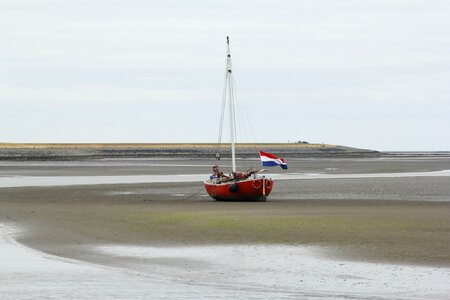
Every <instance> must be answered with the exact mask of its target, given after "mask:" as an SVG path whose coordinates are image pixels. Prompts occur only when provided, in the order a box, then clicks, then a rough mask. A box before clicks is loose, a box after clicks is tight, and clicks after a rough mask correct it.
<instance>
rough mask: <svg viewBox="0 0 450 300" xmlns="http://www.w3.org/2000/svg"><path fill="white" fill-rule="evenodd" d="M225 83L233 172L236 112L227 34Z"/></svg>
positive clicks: (234, 164)
mask: <svg viewBox="0 0 450 300" xmlns="http://www.w3.org/2000/svg"><path fill="white" fill-rule="evenodd" d="M227 83H228V89H229V90H228V91H229V92H228V97H229V101H230V139H231V166H232V170H233V172H236V152H235V149H234V148H235V146H234V144H235V139H236V114H235V109H234V91H233V78H232V72H231V51H230V38H229V37H228V36H227Z"/></svg>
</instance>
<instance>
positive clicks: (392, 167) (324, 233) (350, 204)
mask: <svg viewBox="0 0 450 300" xmlns="http://www.w3.org/2000/svg"><path fill="white" fill-rule="evenodd" d="M222 163H223V162H222ZM240 163H241V165H243V166H244V168H245V167H246V166H247V165H254V162H253V161H241V162H240ZM210 165H211V164H210V162H199V161H195V160H180V161H178V160H173V161H167V162H164V161H163V162H161V161H157V162H155V161H152V160H144V161H140V162H138V161H135V160H132V161H123V160H121V161H97V162H95V163H94V164H90V163H86V162H60V163H48V162H27V163H26V162H20V163H3V164H1V170H0V180H2V178H7V177H11V176H24V175H25V176H31V175H32V176H58V175H64V176H73V175H75V174H76V175H77V176H89V175H91V176H105V175H109V176H111V175H157V174H187V173H190V174H203V173H207V172H208V170H209V168H210ZM448 169H450V159H448V158H433V159H422V158H421V159H417V160H413V159H381V160H380V159H376V160H370V159H369V160H367V159H355V160H351V159H349V160H333V159H327V160H310V159H308V160H298V161H291V162H290V169H289V172H294V173H295V172H302V171H304V170H307V171H308V172H313V173H315V174H325V175H326V174H358V173H373V174H383V173H385V172H389V171H397V172H433V171H440V170H448ZM271 171H272V170H271ZM273 172H274V173H281V171H279V170H275V169H274V170H273ZM424 174H425V173H424ZM356 177H357V176H356ZM19 178H20V177H19ZM0 221H1V222H3V223H6V224H9V225H12V226H17V227H18V228H20V232H19V233H18V234H16V235H15V239H16V240H17V241H18V242H20V243H22V244H24V245H26V246H29V247H31V248H34V249H37V250H40V251H43V252H45V253H49V254H52V255H55V256H58V257H65V258H69V259H76V260H81V261H86V262H91V263H95V264H101V265H105V266H111V267H120V268H123V267H125V268H127V269H133V270H140V269H142V268H143V267H142V266H148V268H149V270H150V271H149V272H150V273H152V272H158V270H163V271H162V272H166V271H167V268H169V269H173V268H175V270H178V271H176V272H175V273H174V274H185V275H186V274H187V273H186V272H191V271H192V272H206V273H205V276H208V274H210V273H208V272H209V271H208V270H210V271H211V272H213V271H214V270H215V271H214V272H219V271H220V270H218V269H208V268H209V267H208V266H207V265H205V266H204V268H203V269H201V270H199V269H198V268H200V267H198V268H197V267H192V266H196V264H197V263H198V260H196V259H195V257H191V258H190V259H179V258H176V257H173V258H167V259H166V258H156V259H155V258H151V259H143V258H142V257H132V256H127V255H112V254H111V253H110V252H108V251H106V252H105V251H99V249H115V248H114V247H117V246H124V245H125V246H126V247H128V248H127V249H133V248H132V247H136V246H141V247H144V248H145V249H149V248H148V247H162V248H161V249H168V248H167V247H177V248H178V247H194V248H195V249H197V248H198V247H219V248H217V249H222V248H220V247H226V245H230V246H233V245H241V246H240V247H244V246H251V247H257V248H255V249H259V248H258V247H262V246H263V245H266V246H267V247H272V246H281V247H305V246H306V247H319V248H320V249H327V250H326V251H325V252H324V255H325V256H326V257H328V258H334V259H336V260H339V261H341V262H342V261H344V262H345V261H348V262H360V263H363V262H364V263H366V262H367V263H375V264H380V263H389V264H395V265H399V264H400V265H404V266H407V265H408V266H426V267H432V268H434V269H432V271H430V272H435V271H436V270H438V269H439V268H445V270H447V268H448V267H450V177H448V176H428V175H427V176H425V175H424V176H414V177H402V175H401V174H400V175H399V177H393V178H383V177H382V176H381V177H380V178H317V179H309V180H298V179H294V180H279V181H277V182H276V186H275V189H274V192H273V194H272V195H271V197H270V198H269V201H268V202H266V203H260V202H255V203H253V202H243V203H238V202H231V203H230V202H215V201H213V200H212V199H210V198H209V197H208V196H206V195H205V193H204V191H203V189H202V184H201V183H200V182H197V183H192V182H190V183H184V182H177V183H138V184H109V185H95V184H94V185H74V186H53V187H51V186H47V187H44V186H42V187H10V188H1V189H0ZM266 246H264V247H266ZM105 247H106V248H105ZM108 247H110V248H108ZM146 247H147V248H146ZM196 247H197V248H196ZM171 249H172V248H171ZM180 249H181V248H180ZM189 249H192V248H189ZM214 249H215V248H214ZM224 249H228V248H224ZM233 249H235V248H233ZM236 249H237V248H236ZM252 249H253V248H252ZM267 249H271V248H267ZM283 249H284V248H283ZM286 249H288V250H289V249H291V248H286ZM295 249H296V248H295ZM299 249H300V248H299ZM163 251H165V250H163ZM226 251H228V250H226ZM233 251H235V250H233ZM258 251H260V250H258ZM258 251H257V252H255V253H258ZM261 251H263V250H261ZM264 251H266V250H264ZM267 251H269V250H267ZM282 251H284V250H282ZM289 251H290V250H289ZM269 252H270V251H269ZM226 253H228V252H226ZM233 253H234V252H233ZM255 255H256V254H255ZM343 264H345V263H343ZM157 266H159V267H157ZM199 266H200V265H199ZM339 266H340V264H337V265H336V266H335V267H336V268H337V269H339V268H340V267H339ZM191 267H192V268H191ZM158 268H163V269H158ZM196 268H197V269H196ZM435 268H438V269H435ZM164 270H165V271H164ZM424 270H425V269H424ZM442 270H444V269H442ZM147 271H148V270H147ZM228 271H229V272H231V273H233V272H234V271H233V270H231V269H230V270H228ZM235 271H236V270H235ZM180 272H181V273H180ZM346 272H349V273H350V274H351V273H352V272H353V271H352V269H351V268H350V269H349V270H347V271H346ZM392 272H393V273H392V274H391V273H390V274H391V275H392V276H397V275H398V274H397V273H395V272H394V271H392ZM421 272H422V271H421ZM423 272H425V271H423ZM426 272H428V271H426ZM363 273H364V272H363ZM418 274H419V273H418ZM420 274H422V273H420ZM335 275H336V274H335ZM416 275H417V274H416ZM174 276H175V275H174ZM217 276H219V275H217ZM224 276H225V275H224ZM324 276H325V275H324ZM330 276H334V275H330ZM389 276H390V275H389ZM417 276H418V275H417ZM421 276H422V275H421ZM215 278H216V279H218V280H220V278H221V277H220V276H219V277H215ZM374 278H375V277H374ZM318 280H319V279H318ZM320 280H321V279H320ZM320 280H319V281H320ZM339 280H340V279H339ZM374 280H375V279H374ZM373 287H374V286H372V288H373ZM276 295H278V296H280V295H281V294H276ZM345 295H347V296H348V295H351V292H349V293H345ZM369 295H370V293H369ZM262 297H264V296H262ZM425 298H426V297H425Z"/></svg>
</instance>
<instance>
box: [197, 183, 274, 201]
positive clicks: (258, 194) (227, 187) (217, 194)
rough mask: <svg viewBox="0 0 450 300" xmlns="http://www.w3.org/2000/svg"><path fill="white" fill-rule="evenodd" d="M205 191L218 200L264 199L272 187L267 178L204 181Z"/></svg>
mask: <svg viewBox="0 0 450 300" xmlns="http://www.w3.org/2000/svg"><path fill="white" fill-rule="evenodd" d="M204 185H205V190H206V192H207V193H208V194H209V195H210V196H211V197H212V198H214V199H216V200H218V201H266V198H267V196H269V194H270V192H271V191H272V187H273V180H272V179H267V178H257V179H246V180H240V181H228V182H223V183H213V182H212V181H211V180H206V181H205V182H204Z"/></svg>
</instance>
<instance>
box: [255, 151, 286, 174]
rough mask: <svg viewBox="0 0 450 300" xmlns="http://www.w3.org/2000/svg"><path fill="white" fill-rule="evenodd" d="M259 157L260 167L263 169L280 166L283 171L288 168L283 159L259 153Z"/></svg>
mask: <svg viewBox="0 0 450 300" xmlns="http://www.w3.org/2000/svg"><path fill="white" fill-rule="evenodd" d="M259 156H260V157H261V165H263V166H264V167H273V166H280V167H281V168H283V169H285V170H287V168H288V166H287V164H286V163H285V162H284V159H282V158H278V157H276V156H275V155H272V154H270V153H266V152H263V151H259Z"/></svg>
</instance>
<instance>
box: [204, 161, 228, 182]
mask: <svg viewBox="0 0 450 300" xmlns="http://www.w3.org/2000/svg"><path fill="white" fill-rule="evenodd" d="M209 178H210V179H211V180H215V181H216V182H217V183H220V182H222V181H226V180H228V179H230V177H229V176H227V175H225V174H223V172H222V171H220V170H219V166H218V165H215V166H213V174H212V175H211V176H209Z"/></svg>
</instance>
